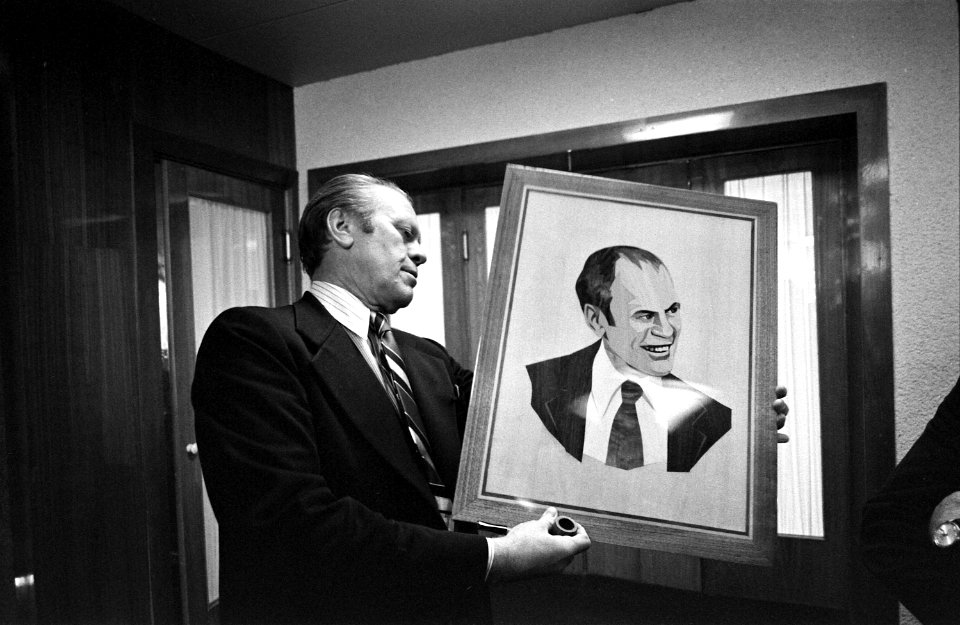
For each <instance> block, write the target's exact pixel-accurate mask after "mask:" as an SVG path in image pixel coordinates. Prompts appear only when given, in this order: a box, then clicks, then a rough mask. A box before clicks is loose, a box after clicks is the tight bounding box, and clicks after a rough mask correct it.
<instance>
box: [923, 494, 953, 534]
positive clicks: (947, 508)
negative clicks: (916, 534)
mask: <svg viewBox="0 0 960 625" xmlns="http://www.w3.org/2000/svg"><path fill="white" fill-rule="evenodd" d="M956 519H960V491H957V492H955V493H950V494H949V495H947V496H946V497H944V498H943V500H942V501H941V502H940V503H939V504H938V505H937V507H936V508H934V509H933V514H931V515H930V527H929V532H930V539H931V540H933V539H934V535H935V534H936V532H937V528H938V527H940V526H941V525H943V524H944V523H947V522H949V521H954V520H956Z"/></svg>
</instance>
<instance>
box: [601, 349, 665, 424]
mask: <svg viewBox="0 0 960 625" xmlns="http://www.w3.org/2000/svg"><path fill="white" fill-rule="evenodd" d="M592 374H593V378H592V379H593V384H592V386H591V392H592V393H593V396H594V397H595V398H596V399H597V400H598V402H599V407H600V409H601V411H604V410H606V408H607V406H609V405H610V402H611V401H613V400H614V399H619V397H620V386H621V385H622V384H623V383H624V382H625V381H626V380H632V381H634V382H636V383H637V384H639V385H640V387H641V388H642V389H643V396H644V397H646V398H647V401H648V402H650V404H651V405H653V406H654V407H656V403H655V400H654V398H652V397H650V395H656V394H657V392H658V391H659V390H660V389H662V388H663V379H662V378H658V377H656V376H652V375H643V374H642V373H640V372H639V371H637V370H636V369H633V368H630V370H629V371H627V372H625V373H624V372H621V371H619V370H618V369H617V368H616V367H614V366H613V362H611V361H610V356H609V354H607V349H606V347H605V346H604V344H603V342H602V341H601V343H600V349H599V350H597V355H596V356H594V358H593V371H592Z"/></svg>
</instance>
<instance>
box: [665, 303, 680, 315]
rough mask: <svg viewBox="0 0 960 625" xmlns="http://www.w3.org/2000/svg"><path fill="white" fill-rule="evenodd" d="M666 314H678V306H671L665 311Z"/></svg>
mask: <svg viewBox="0 0 960 625" xmlns="http://www.w3.org/2000/svg"><path fill="white" fill-rule="evenodd" d="M667 312H668V313H669V314H671V315H675V314H677V313H678V312H680V304H674V305H673V306H671V307H670V308H668V309H667Z"/></svg>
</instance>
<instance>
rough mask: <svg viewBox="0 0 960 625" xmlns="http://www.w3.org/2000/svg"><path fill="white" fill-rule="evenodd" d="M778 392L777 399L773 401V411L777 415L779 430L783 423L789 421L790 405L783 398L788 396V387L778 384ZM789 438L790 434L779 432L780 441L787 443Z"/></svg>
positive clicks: (778, 438) (778, 439)
mask: <svg viewBox="0 0 960 625" xmlns="http://www.w3.org/2000/svg"><path fill="white" fill-rule="evenodd" d="M776 394H777V399H775V400H774V402H773V413H774V414H775V415H776V416H777V429H778V430H779V429H781V428H783V424H784V423H786V422H787V413H788V412H790V406H788V405H787V402H786V401H784V399H783V398H784V397H786V396H787V387H786V386H778V387H777V390H776ZM789 440H790V437H789V436H787V435H786V434H781V433H780V432H777V442H778V443H786V442H787V441H789Z"/></svg>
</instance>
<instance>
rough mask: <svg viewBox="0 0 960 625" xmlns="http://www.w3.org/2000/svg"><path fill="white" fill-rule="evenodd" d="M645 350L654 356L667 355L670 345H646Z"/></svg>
mask: <svg viewBox="0 0 960 625" xmlns="http://www.w3.org/2000/svg"><path fill="white" fill-rule="evenodd" d="M643 349H645V350H647V351H648V352H653V353H654V354H666V353H667V352H669V351H670V345H645V346H644V348H643Z"/></svg>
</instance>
